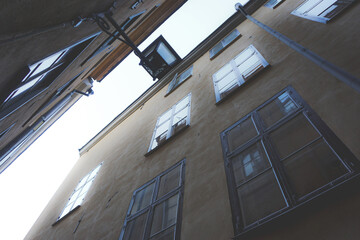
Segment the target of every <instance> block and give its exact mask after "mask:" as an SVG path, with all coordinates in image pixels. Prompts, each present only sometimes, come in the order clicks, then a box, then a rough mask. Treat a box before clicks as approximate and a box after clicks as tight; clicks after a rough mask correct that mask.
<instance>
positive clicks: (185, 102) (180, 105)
mask: <svg viewBox="0 0 360 240" xmlns="http://www.w3.org/2000/svg"><path fill="white" fill-rule="evenodd" d="M188 103H189V96H186V98H184V99H183V100H181V101H180V102H179V103H177V104H176V107H175V113H177V112H178V111H180V110H181V109H183V108H184V107H186V105H188Z"/></svg>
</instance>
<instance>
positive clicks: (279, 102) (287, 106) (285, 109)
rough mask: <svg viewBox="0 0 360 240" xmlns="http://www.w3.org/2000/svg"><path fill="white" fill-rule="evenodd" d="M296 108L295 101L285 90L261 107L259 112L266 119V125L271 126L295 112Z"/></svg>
mask: <svg viewBox="0 0 360 240" xmlns="http://www.w3.org/2000/svg"><path fill="white" fill-rule="evenodd" d="M296 109H297V107H296V105H295V103H294V102H293V101H292V100H291V98H290V96H289V94H288V93H287V92H285V93H283V94H281V95H280V96H279V97H277V98H275V100H273V101H271V102H270V103H269V104H267V105H266V106H264V107H263V108H261V109H260V110H259V114H260V117H261V118H262V120H263V121H264V123H265V126H266V127H270V126H272V125H273V124H274V123H276V122H277V121H279V120H280V119H282V118H283V117H285V116H287V115H289V114H290V113H292V112H294V110H296Z"/></svg>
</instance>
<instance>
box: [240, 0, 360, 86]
mask: <svg viewBox="0 0 360 240" xmlns="http://www.w3.org/2000/svg"><path fill="white" fill-rule="evenodd" d="M235 9H236V11H238V12H240V13H241V14H243V15H244V16H245V17H246V18H247V19H249V20H250V21H252V22H253V23H255V24H256V25H258V26H259V27H261V28H262V29H264V30H265V31H267V32H268V33H270V34H271V35H273V36H274V37H276V38H277V39H279V40H280V41H282V42H283V43H285V44H286V45H288V46H289V47H291V48H292V49H294V50H295V51H297V52H298V53H300V54H302V55H303V56H305V57H306V58H308V59H309V60H311V61H312V62H313V63H315V64H317V65H318V66H319V67H321V68H322V69H324V70H325V71H326V72H328V73H330V74H331V75H333V76H334V77H335V78H337V79H338V80H340V81H342V82H344V83H345V84H347V85H348V86H349V87H351V88H352V89H354V90H355V91H357V92H358V93H360V79H359V78H357V77H355V76H353V75H351V74H350V73H348V72H346V71H344V70H343V69H341V68H339V67H338V66H336V65H334V64H332V63H330V62H328V61H326V60H325V59H324V58H322V57H320V56H319V55H317V54H315V53H314V52H312V51H310V50H309V49H307V48H305V47H303V46H302V45H300V44H298V43H297V42H295V41H293V40H291V39H290V38H288V37H286V36H285V35H283V34H281V33H279V32H277V31H275V30H274V29H272V28H270V27H269V26H267V25H265V24H263V23H261V22H259V21H258V20H256V19H255V18H253V17H252V16H250V15H249V14H248V13H247V12H246V11H245V9H244V7H243V6H242V5H241V4H240V3H237V4H235Z"/></svg>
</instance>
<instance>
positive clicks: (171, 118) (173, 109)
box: [148, 93, 191, 152]
mask: <svg viewBox="0 0 360 240" xmlns="http://www.w3.org/2000/svg"><path fill="white" fill-rule="evenodd" d="M186 98H188V103H187V104H186V105H185V106H184V107H183V108H181V109H179V110H177V111H176V106H177V105H178V104H179V103H181V102H182V101H183V100H184V99H186ZM185 108H187V116H186V126H189V125H190V108H191V93H189V94H188V95H186V96H185V97H184V98H182V99H181V100H180V101H178V102H177V103H176V104H175V105H174V106H172V107H171V108H170V109H168V110H167V111H166V112H164V113H163V114H162V115H161V116H160V117H158V119H157V121H156V125H155V128H154V131H153V135H152V138H151V142H150V146H149V149H148V152H150V151H153V150H155V149H157V148H158V147H159V146H161V145H162V144H161V143H160V144H158V145H157V146H155V147H152V146H153V145H154V142H155V141H156V137H155V136H156V135H155V134H156V130H157V129H158V128H159V127H160V126H162V125H163V124H165V123H166V122H167V121H169V123H168V125H169V126H168V128H167V134H166V140H165V141H167V140H168V139H169V138H170V137H172V136H174V134H175V132H174V127H173V126H174V125H173V123H174V117H175V115H176V114H177V113H179V112H181V111H182V110H184V109H185ZM169 111H171V114H170V115H169V117H168V118H166V119H165V120H164V121H163V122H162V123H161V124H160V125H159V121H160V119H161V117H162V116H164V115H165V114H167V113H168V112H169ZM161 135H162V134H160V135H159V136H161ZM159 136H157V137H159Z"/></svg>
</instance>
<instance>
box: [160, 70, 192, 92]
mask: <svg viewBox="0 0 360 240" xmlns="http://www.w3.org/2000/svg"><path fill="white" fill-rule="evenodd" d="M193 70H194V66H193V65H191V66H190V67H188V68H187V69H186V70H185V71H183V72H182V73H181V74H178V73H176V74H175V76H174V78H173V80H172V81H171V83H170V84H169V87H168V90H167V93H166V94H169V93H170V92H172V91H174V90H175V89H176V88H177V87H178V86H180V84H182V83H183V82H185V81H186V80H188V79H189V78H190V77H191V76H192V75H193Z"/></svg>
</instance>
